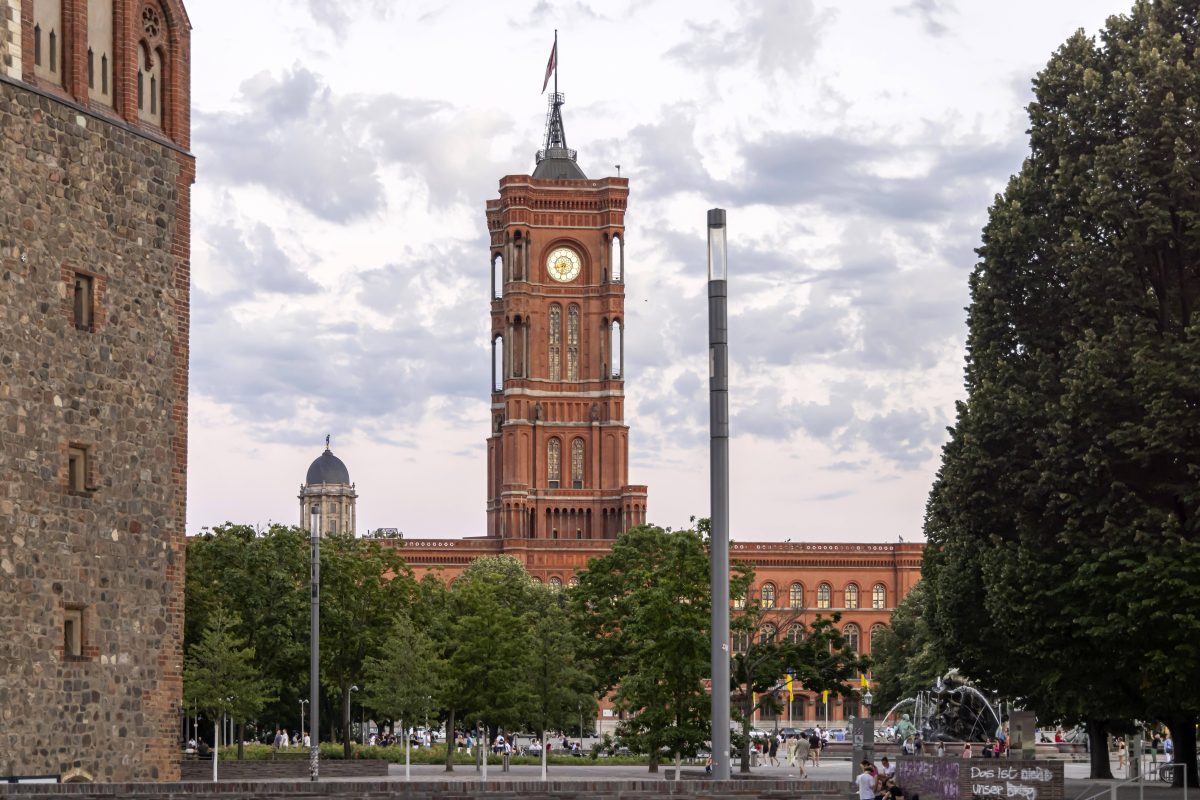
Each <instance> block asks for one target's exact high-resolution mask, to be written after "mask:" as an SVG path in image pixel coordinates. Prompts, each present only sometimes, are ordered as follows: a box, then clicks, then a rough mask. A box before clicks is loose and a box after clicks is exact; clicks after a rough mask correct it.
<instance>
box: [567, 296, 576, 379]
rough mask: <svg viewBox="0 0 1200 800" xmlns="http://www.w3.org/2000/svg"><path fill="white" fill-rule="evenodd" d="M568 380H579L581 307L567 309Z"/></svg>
mask: <svg viewBox="0 0 1200 800" xmlns="http://www.w3.org/2000/svg"><path fill="white" fill-rule="evenodd" d="M567 380H569V381H577V380H579V306H577V305H572V306H570V307H569V308H568V309H567Z"/></svg>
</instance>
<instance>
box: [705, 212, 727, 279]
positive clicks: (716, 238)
mask: <svg viewBox="0 0 1200 800" xmlns="http://www.w3.org/2000/svg"><path fill="white" fill-rule="evenodd" d="M728 277H729V257H728V253H727V252H726V248H725V209H723V208H711V209H709V211H708V279H709V280H710V281H723V280H726V279H728Z"/></svg>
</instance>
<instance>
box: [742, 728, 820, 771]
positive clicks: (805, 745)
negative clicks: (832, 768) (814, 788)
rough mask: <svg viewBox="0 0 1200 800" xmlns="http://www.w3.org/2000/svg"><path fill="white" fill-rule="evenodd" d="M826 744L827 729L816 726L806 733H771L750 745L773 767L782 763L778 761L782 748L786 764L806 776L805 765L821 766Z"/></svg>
mask: <svg viewBox="0 0 1200 800" xmlns="http://www.w3.org/2000/svg"><path fill="white" fill-rule="evenodd" d="M828 745H829V731H827V730H822V728H821V727H820V726H817V727H816V728H814V729H812V730H811V731H808V732H807V735H805V734H788V735H786V736H785V735H784V734H781V733H777V734H773V735H771V736H768V737H767V739H766V740H765V741H761V742H754V743H753V744H752V745H751V747H752V748H753V749H754V750H755V751H756V752H757V753H758V754H759V757H760V758H761V759H763V760H765V761H766V762H767V763H768V764H770V765H771V766H773V767H778V766H781V765H782V764H783V763H784V762H781V761H780V750H782V751H783V754H782V755H783V758H784V759H785V760H786V763H787V766H789V767H796V768H798V769H799V770H800V775H801V776H802V777H805V778H807V777H808V771H807V770H806V769H805V768H804V767H805V765H806V764H811V765H812V766H814V767H819V766H821V751H822V750H823V749H824V748H825V747H827V746H828Z"/></svg>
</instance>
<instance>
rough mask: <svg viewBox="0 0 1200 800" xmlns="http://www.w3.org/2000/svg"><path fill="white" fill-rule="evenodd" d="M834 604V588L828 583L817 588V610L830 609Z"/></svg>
mask: <svg viewBox="0 0 1200 800" xmlns="http://www.w3.org/2000/svg"><path fill="white" fill-rule="evenodd" d="M832 602H833V588H832V587H830V585H829V584H828V583H822V584H821V585H820V586H818V587H817V608H829V606H830V604H831V603H832Z"/></svg>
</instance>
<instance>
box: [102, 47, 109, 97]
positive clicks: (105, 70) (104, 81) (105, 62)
mask: <svg viewBox="0 0 1200 800" xmlns="http://www.w3.org/2000/svg"><path fill="white" fill-rule="evenodd" d="M100 93H101V94H108V56H107V55H103V56H100Z"/></svg>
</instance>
